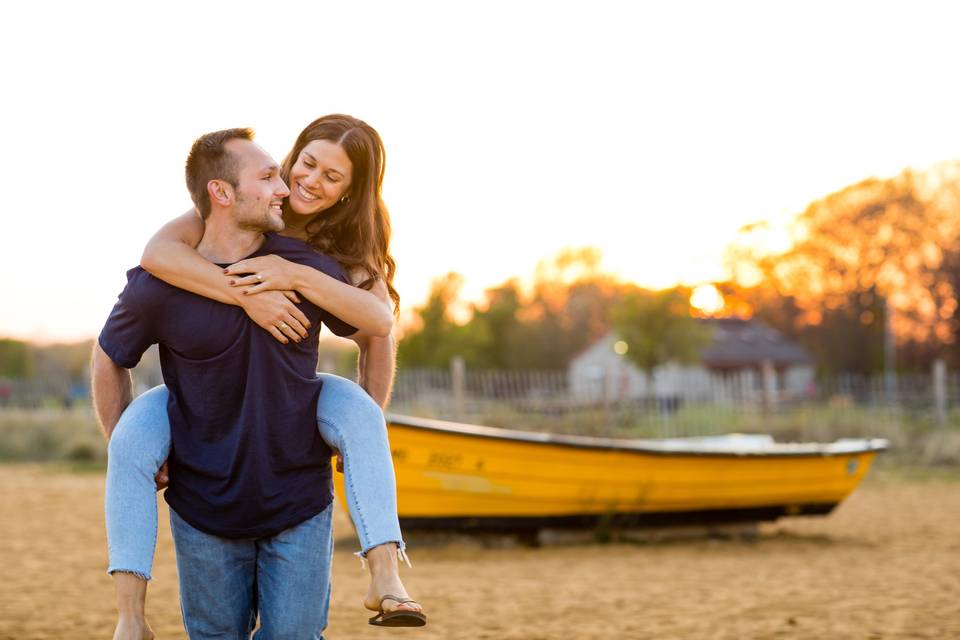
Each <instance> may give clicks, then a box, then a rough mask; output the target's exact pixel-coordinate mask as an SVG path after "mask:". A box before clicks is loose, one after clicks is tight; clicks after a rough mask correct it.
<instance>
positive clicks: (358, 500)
mask: <svg viewBox="0 0 960 640" xmlns="http://www.w3.org/2000/svg"><path fill="white" fill-rule="evenodd" d="M318 377H319V378H320V379H321V380H323V388H322V390H321V391H320V397H319V398H318V400H317V426H318V427H319V429H320V435H322V436H323V439H324V440H325V441H326V442H327V444H329V445H330V446H331V447H333V448H335V449H337V450H339V451H340V453H341V454H342V455H343V476H344V481H343V485H344V490H345V491H346V494H347V496H346V497H347V504H348V506H349V507H350V517H351V518H352V520H353V524H354V527H355V528H356V530H357V536H358V537H359V539H360V549H361V555H362V556H364V557H366V559H367V564H368V565H369V567H370V575H371V578H372V582H371V585H370V592H369V593H368V595H367V598H366V600H365V604H366V605H367V607H368V608H371V609H372V610H374V611H376V610H377V609H378V608H379V605H380V598H381V597H383V596H385V595H388V594H389V595H393V596H398V597H401V598H404V599H406V598H408V597H409V596H408V595H407V592H406V590H405V589H404V587H403V583H402V582H401V581H400V575H399V562H398V555H400V556H403V555H404V549H405V547H406V545H405V544H404V542H403V536H402V534H401V533H400V520H399V518H398V517H397V484H396V478H395V477H394V473H393V458H392V457H391V456H390V442H389V440H388V439H387V426H386V423H385V421H384V419H383V411H382V410H381V409H380V407H379V405H377V403H376V402H374V401H373V399H372V398H371V397H370V396H369V395H367V392H366V391H364V390H363V389H362V388H361V387H360V386H359V385H357V384H356V383H354V382H352V381H350V380H347V379H346V378H341V377H339V376H335V375H332V374H328V373H320V374H318ZM384 608H385V609H386V610H387V611H393V610H412V611H419V610H420V607H419V605H416V604H415V603H411V604H406V605H397V604H396V603H395V602H393V601H391V600H388V601H386V602H385V603H384Z"/></svg>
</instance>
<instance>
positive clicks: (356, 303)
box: [227, 255, 393, 337]
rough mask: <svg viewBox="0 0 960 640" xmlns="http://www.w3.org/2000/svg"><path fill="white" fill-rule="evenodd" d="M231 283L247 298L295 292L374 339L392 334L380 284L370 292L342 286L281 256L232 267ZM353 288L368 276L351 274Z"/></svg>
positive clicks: (389, 311)
mask: <svg viewBox="0 0 960 640" xmlns="http://www.w3.org/2000/svg"><path fill="white" fill-rule="evenodd" d="M227 273H228V274H230V275H234V276H241V275H242V274H252V275H247V276H243V277H236V278H234V279H233V280H232V281H231V282H232V284H233V285H234V286H235V287H243V288H244V295H245V296H252V297H254V298H256V297H257V296H258V295H263V293H262V292H265V291H270V290H286V289H295V290H296V291H298V292H300V294H301V295H303V297H305V298H306V299H307V300H309V301H310V302H312V303H314V304H315V305H317V306H318V307H322V308H323V309H325V310H326V311H328V312H329V313H332V314H333V315H335V316H337V317H338V318H340V319H341V320H343V321H344V322H346V323H348V324H351V325H353V326H354V327H356V328H357V329H359V330H360V331H363V332H365V333H367V334H369V335H371V336H378V337H386V336H388V335H390V332H391V331H392V330H393V310H392V307H391V305H390V298H389V296H388V295H387V287H386V285H385V284H384V283H383V281H382V280H379V279H378V280H377V281H376V282H375V283H374V284H373V287H371V288H370V290H369V291H367V290H366V289H361V288H360V287H357V286H354V285H350V284H347V283H345V282H340V281H339V280H337V279H336V278H333V277H331V276H328V275H327V274H325V273H323V272H322V271H318V270H316V269H314V268H313V267H309V266H307V265H302V264H297V263H295V262H290V261H289V260H284V259H283V258H281V257H280V256H274V255H269V256H260V257H258V258H248V259H247V260H241V261H240V262H237V263H235V264H232V265H230V267H229V268H228V269H227ZM351 278H352V280H353V282H354V284H357V283H359V282H362V281H363V280H365V279H366V274H365V272H364V273H356V274H351Z"/></svg>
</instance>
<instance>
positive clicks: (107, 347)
mask: <svg viewBox="0 0 960 640" xmlns="http://www.w3.org/2000/svg"><path fill="white" fill-rule="evenodd" d="M140 288H141V287H140V286H138V279H137V278H136V277H131V278H129V279H128V281H127V286H126V287H124V289H123V292H122V293H121V294H120V297H119V298H118V299H117V303H116V304H115V305H114V306H113V311H111V312H110V317H109V318H107V323H106V324H105V325H104V326H103V330H102V331H100V338H99V342H100V347H101V348H102V349H103V351H104V353H106V354H107V355H108V356H109V357H110V359H111V360H113V361H114V362H116V363H117V364H118V365H120V366H121V367H124V368H125V369H132V368H134V367H135V366H137V363H139V362H140V358H141V357H142V356H143V353H144V352H145V351H146V350H147V349H148V348H149V347H150V345H152V344H154V343H155V342H157V340H156V337H155V335H154V330H153V322H152V321H151V318H150V317H149V316H148V315H146V314H144V313H142V311H141V304H140V302H141V301H140Z"/></svg>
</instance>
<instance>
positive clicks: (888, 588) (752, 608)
mask: <svg viewBox="0 0 960 640" xmlns="http://www.w3.org/2000/svg"><path fill="white" fill-rule="evenodd" d="M953 475H954V477H956V474H953ZM102 496H103V478H102V474H100V473H73V472H69V471H68V470H65V469H63V468H62V467H49V466H36V465H32V466H30V465H5V466H0V542H2V544H0V639H2V640H6V639H14V638H15V639H17V640H34V639H36V640H39V639H51V638H58V639H59V638H77V639H85V638H110V637H111V635H112V630H113V624H114V605H113V590H112V589H113V587H112V583H111V579H110V578H109V577H108V576H107V575H106V574H105V573H104V569H105V567H106V542H105V537H104V531H103V516H102ZM161 505H163V503H162V501H161ZM161 523H162V526H161V530H160V540H159V550H158V556H157V562H156V567H155V580H154V581H153V582H152V583H151V586H150V595H149V600H148V605H147V615H148V618H149V620H150V622H151V624H152V626H153V628H154V630H155V631H156V632H157V636H158V638H184V637H185V634H184V632H183V628H182V626H181V622H180V611H179V607H178V604H177V580H176V570H175V567H174V560H173V547H172V543H171V540H170V532H169V527H168V526H167V525H166V511H165V509H163V510H162V512H161ZM336 536H337V541H338V542H337V544H338V550H337V553H336V556H335V560H334V568H333V573H334V595H333V602H332V605H331V607H332V609H331V621H330V628H329V629H328V630H327V634H326V637H327V638H332V639H345V638H350V639H353V638H361V639H363V638H381V639H382V638H388V637H390V638H418V639H423V640H426V639H440V638H442V639H450V640H452V639H468V638H469V639H471V640H473V639H477V638H490V639H493V638H497V639H530V640H533V639H548V638H549V639H558V640H559V639H573V638H582V639H588V638H591V639H592V638H597V639H599V638H605V639H606V638H631V639H645V638H658V639H661V638H668V639H669V638H696V639H698V640H699V639H718V640H719V639H727V638H729V639H740V638H771V639H773V638H778V639H780V638H797V639H799V638H804V639H806V638H810V639H821V638H822V639H833V638H861V639H868V638H869V639H881V638H882V639H886V638H936V639H938V640H942V639H949V638H960V482H957V481H956V480H955V479H954V480H950V479H942V478H941V479H926V480H917V479H914V480H907V479H905V478H904V477H903V475H902V474H893V473H874V474H873V476H872V477H871V478H869V479H868V481H867V482H866V483H865V484H864V486H862V487H861V488H860V489H858V491H857V492H855V493H854V494H853V495H852V496H851V497H850V498H849V499H848V500H847V502H845V503H844V504H843V505H841V507H840V508H839V509H837V510H836V511H835V512H834V513H833V514H831V515H830V516H827V517H821V518H788V519H784V520H781V521H779V522H778V523H775V524H771V525H764V526H763V527H761V529H760V533H759V536H758V537H756V538H755V539H752V540H751V539H744V538H731V539H712V538H706V537H701V538H694V539H684V540H675V541H667V542H655V543H650V542H646V543H620V544H577V545H565V546H554V545H550V546H545V547H541V548H526V547H519V546H514V547H506V548H484V547H483V546H481V545H479V544H474V543H469V542H464V541H462V540H460V541H457V542H454V543H450V544H445V545H429V546H424V545H421V546H420V547H419V548H417V547H416V544H414V545H412V546H413V548H412V550H411V553H412V557H413V561H414V569H412V570H406V571H405V573H404V577H405V580H406V582H407V585H408V587H409V588H410V590H411V591H412V592H413V594H414V595H415V596H417V597H419V598H420V599H421V601H422V602H423V603H424V606H425V609H426V612H427V614H428V616H429V620H430V622H429V625H428V626H427V627H426V628H424V629H402V630H391V629H377V628H374V627H370V626H368V625H367V624H366V618H367V615H368V614H367V613H366V612H365V610H363V609H362V608H361V607H360V604H359V603H360V599H361V597H362V595H363V593H364V590H365V587H366V577H365V574H364V572H362V571H361V568H360V565H359V562H358V561H357V559H356V558H354V557H353V556H352V555H351V552H352V551H354V550H355V546H356V543H355V542H354V540H353V538H352V530H351V529H350V525H349V523H348V521H347V520H346V518H345V516H344V515H343V514H342V513H340V514H338V517H337V522H336Z"/></svg>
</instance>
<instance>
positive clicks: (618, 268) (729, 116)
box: [0, 1, 960, 340]
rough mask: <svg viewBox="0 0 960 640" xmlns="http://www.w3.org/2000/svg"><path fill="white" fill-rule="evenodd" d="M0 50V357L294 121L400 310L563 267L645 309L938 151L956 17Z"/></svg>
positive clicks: (245, 7) (278, 11)
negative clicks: (242, 154)
mask: <svg viewBox="0 0 960 640" xmlns="http://www.w3.org/2000/svg"><path fill="white" fill-rule="evenodd" d="M8 11H10V12H11V13H10V14H8V16H7V17H6V19H5V20H4V22H3V24H2V26H0V54H2V56H3V59H4V60H5V61H6V62H5V64H4V69H3V79H4V82H3V86H4V95H5V98H4V100H3V103H2V105H0V113H2V121H3V124H4V132H5V140H4V142H5V145H4V151H5V152H4V153H3V160H2V162H3V165H4V166H3V175H4V176H5V177H6V179H5V180H4V183H3V184H4V185H5V187H6V188H5V189H4V193H5V196H6V197H5V198H4V200H5V206H4V209H3V210H4V214H3V219H4V221H5V223H6V224H5V225H4V230H3V237H2V241H0V242H2V245H0V247H2V250H0V273H3V274H4V275H5V278H4V284H5V287H4V289H5V296H4V302H3V305H2V310H0V336H16V337H25V338H31V339H41V340H52V339H74V338H79V337H87V336H91V335H94V334H96V332H97V331H98V330H99V327H100V326H101V324H102V323H103V321H104V319H105V318H106V315H107V313H108V312H109V310H110V307H111V305H112V303H113V300H114V299H115V297H116V294H117V293H118V292H119V291H120V289H121V288H122V285H123V282H124V272H125V270H126V269H127V268H129V267H131V266H133V265H134V264H136V262H137V261H138V259H139V255H140V251H141V249H142V247H143V244H144V242H145V241H146V239H147V238H148V237H149V236H150V234H151V233H152V232H153V231H154V230H155V229H156V228H158V227H159V226H160V225H161V224H162V223H163V222H164V221H166V220H167V219H169V218H170V217H173V216H174V215H177V214H179V213H181V212H183V211H184V210H186V209H187V208H188V206H189V200H188V197H187V193H186V190H185V188H184V186H183V177H182V167H183V161H184V158H185V156H186V152H187V150H188V149H189V146H190V143H191V142H192V141H193V139H194V138H195V137H196V136H197V135H199V134H201V133H204V132H206V131H211V130H215V129H222V128H226V127H232V126H253V127H254V128H256V129H257V131H258V139H259V142H260V144H261V145H262V146H264V148H266V149H267V150H268V151H269V152H271V153H272V154H274V156H275V157H277V159H281V158H282V157H283V155H284V154H285V153H286V151H287V149H288V148H289V146H290V145H291V144H292V142H293V139H294V138H295V136H296V134H297V133H298V132H299V130H300V129H301V128H302V127H303V126H304V125H305V124H307V123H308V122H309V121H311V120H312V119H314V118H315V117H317V116H319V115H322V114H325V113H330V112H346V113H350V114H352V115H355V116H358V117H360V118H363V119H365V120H367V121H368V122H369V123H371V124H372V125H373V126H374V127H376V128H377V129H378V130H379V131H380V133H381V134H382V137H383V139H384V141H385V144H386V146H387V154H388V165H387V178H386V184H385V197H386V200H387V204H388V205H389V206H390V209H391V212H392V216H393V223H394V245H393V250H394V254H395V256H396V258H397V262H398V264H399V272H398V276H397V285H398V289H399V290H400V293H401V295H402V296H403V298H404V302H405V303H406V304H408V305H409V304H416V303H417V302H420V301H421V300H423V298H424V296H425V294H426V291H427V288H428V286H429V282H430V279H431V278H432V277H434V276H437V275H440V274H443V273H446V272H449V271H457V272H459V273H461V274H463V275H464V278H465V287H464V293H465V295H466V296H467V297H470V298H478V297H480V296H481V295H482V292H483V290H484V289H485V288H486V287H489V286H492V285H495V284H498V283H500V282H502V281H504V280H505V279H507V278H509V277H511V276H521V277H523V276H529V275H532V273H533V271H534V268H535V266H536V264H537V262H538V261H539V260H541V259H544V258H549V257H550V256H552V255H554V254H556V253H557V252H558V251H559V250H561V249H562V248H564V247H568V246H596V247H598V248H600V249H601V250H602V252H603V255H604V261H603V266H604V268H605V269H606V270H608V271H612V272H614V273H616V274H618V275H619V276H621V277H623V278H625V279H630V280H633V281H636V282H638V283H640V284H643V285H647V286H667V285H670V284H674V283H677V282H684V283H686V284H697V283H701V282H705V281H709V280H712V279H717V278H722V277H723V276H724V272H723V266H722V257H723V250H724V247H725V246H726V244H727V243H729V242H730V241H731V240H733V238H734V236H735V235H736V231H737V229H738V228H740V227H741V226H742V225H744V224H747V223H751V222H755V221H758V220H771V221H773V222H774V223H775V224H782V223H783V222H784V221H786V220H787V219H788V218H789V217H790V216H791V215H793V214H795V213H798V212H799V211H801V210H802V209H803V208H804V206H805V205H806V204H807V203H808V202H809V201H811V200H813V199H815V198H818V197H821V196H823V195H826V194H827V193H829V192H831V191H834V190H836V189H839V188H841V187H843V186H845V185H847V184H849V183H852V182H856V181H858V180H860V179H862V178H865V177H867V176H870V175H881V176H886V175H892V174H895V173H897V172H899V171H900V170H902V169H903V168H905V167H907V166H913V167H917V168H924V167H926V166H929V165H931V164H934V163H936V162H939V161H942V160H947V159H951V158H955V157H957V156H958V155H960V154H958V150H960V128H958V127H957V126H956V121H957V114H960V88H958V83H956V82H954V78H955V76H956V61H957V60H960V39H958V38H957V37H956V34H955V27H956V25H957V24H960V21H958V18H960V15H957V14H958V13H960V12H958V11H956V10H954V9H952V8H950V7H949V5H947V4H945V3H944V4H933V3H911V4H909V5H908V4H906V3H900V4H888V3H877V2H834V3H803V4H796V5H789V6H787V5H783V4H782V3H769V2H753V3H742V2H727V3H710V2H677V3H655V4H654V3H649V4H643V5H641V4H640V3H626V2H612V1H611V2H589V3H588V2H578V3H572V2H567V3H565V2H529V3H528V2H523V3H520V2H482V3H480V2H475V3H449V2H431V3H423V2H403V3H389V2H383V3H368V2H351V3H324V2H316V1H313V2H277V3H250V2H219V1H218V2H204V3H187V2H170V3H163V4H153V5H151V6H149V7H147V6H144V5H141V4H140V3H128V2H126V3H121V2H117V3H105V2H96V1H93V2H85V3H67V2H62V3H45V4H37V5H34V4H28V3H20V4H19V5H17V8H16V9H9V10H8Z"/></svg>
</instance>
